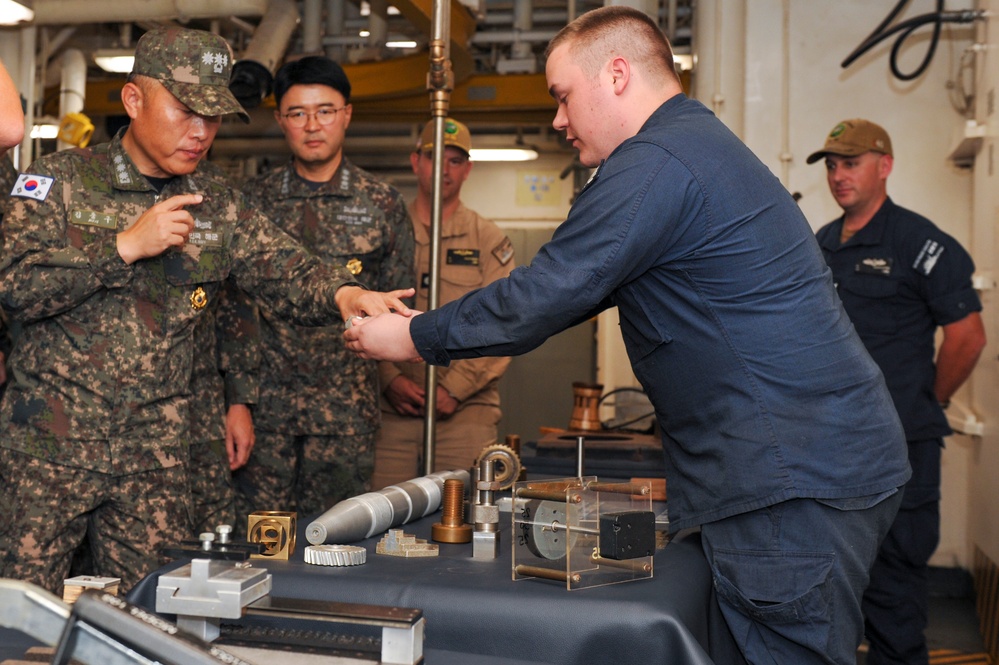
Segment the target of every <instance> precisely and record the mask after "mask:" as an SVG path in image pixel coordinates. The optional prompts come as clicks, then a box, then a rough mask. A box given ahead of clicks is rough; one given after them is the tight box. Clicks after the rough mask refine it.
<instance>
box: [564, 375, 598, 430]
mask: <svg viewBox="0 0 999 665" xmlns="http://www.w3.org/2000/svg"><path fill="white" fill-rule="evenodd" d="M603 391H604V387H603V385H601V384H599V383H580V382H578V381H577V382H574V383H573V384H572V416H571V417H570V418H569V429H571V430H580V431H583V432H599V431H600V430H601V428H602V426H601V425H600V408H599V407H600V395H601V394H603Z"/></svg>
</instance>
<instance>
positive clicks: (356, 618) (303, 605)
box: [246, 596, 426, 665]
mask: <svg viewBox="0 0 999 665" xmlns="http://www.w3.org/2000/svg"><path fill="white" fill-rule="evenodd" d="M246 614H247V615H248V616H264V617H282V618H289V619H299V620H305V621H320V622H325V623H334V624H356V625H365V626H380V627H381V629H382V638H381V662H382V663H384V664H386V665H388V664H392V665H416V664H417V663H421V662H423V632H424V626H425V623H426V622H425V619H424V618H423V612H422V611H421V610H418V609H413V608H406V607H383V606H379V605H359V604H353V603H333V602H325V601H315V600H301V599H297V598H296V599H292V598H275V597H273V596H268V597H266V598H262V599H261V600H258V601H257V602H255V603H253V604H251V605H250V606H248V607H247V608H246ZM278 662H280V661H278Z"/></svg>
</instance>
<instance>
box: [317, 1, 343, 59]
mask: <svg viewBox="0 0 999 665" xmlns="http://www.w3.org/2000/svg"><path fill="white" fill-rule="evenodd" d="M345 3H346V0H327V2H326V37H327V38H329V37H335V36H339V35H343V34H344V30H345V28H346V25H347V6H346V4H345ZM323 45H324V46H325V47H326V57H327V58H329V59H330V60H335V61H337V62H343V60H344V56H345V55H346V52H347V49H346V48H344V47H343V46H340V45H337V44H331V43H329V42H326V41H324V42H323Z"/></svg>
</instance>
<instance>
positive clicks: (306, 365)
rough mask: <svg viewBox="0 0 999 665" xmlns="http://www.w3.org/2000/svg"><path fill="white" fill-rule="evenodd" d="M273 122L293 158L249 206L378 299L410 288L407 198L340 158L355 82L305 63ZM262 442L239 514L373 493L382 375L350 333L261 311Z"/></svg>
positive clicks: (310, 60) (285, 69)
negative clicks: (350, 341)
mask: <svg viewBox="0 0 999 665" xmlns="http://www.w3.org/2000/svg"><path fill="white" fill-rule="evenodd" d="M274 99H275V101H276V103H277V110H276V111H275V113H274V116H275V118H276V119H277V123H278V125H279V126H280V127H281V131H282V132H283V133H284V136H285V140H286V141H287V143H288V147H289V148H290V149H291V152H292V159H291V161H289V162H288V163H286V164H284V165H282V166H280V167H278V168H277V169H275V170H273V171H270V172H268V173H265V174H264V175H262V176H260V177H258V178H256V179H253V180H252V181H250V182H249V183H248V184H247V186H246V188H245V193H246V195H247V197H248V198H249V200H250V202H251V203H252V204H253V205H254V207H256V208H257V209H258V210H260V211H261V212H262V213H263V214H265V215H267V217H268V218H269V219H271V220H273V221H274V222H275V223H276V224H277V225H278V226H280V227H281V228H283V229H284V230H285V231H287V232H288V233H289V234H291V235H292V236H293V237H294V238H295V239H297V240H298V241H299V242H301V243H302V244H303V245H305V247H306V248H308V249H309V250H310V251H312V252H313V253H314V254H315V255H317V256H318V257H320V258H321V259H323V260H324V261H326V262H328V263H332V264H336V265H343V266H346V267H347V269H348V270H349V271H350V272H351V273H353V274H354V275H355V276H356V277H357V279H358V281H360V282H362V283H363V284H365V285H366V286H367V287H369V288H371V289H373V290H377V291H392V290H394V289H396V288H402V287H410V286H412V281H413V230H412V226H411V224H410V221H409V215H408V214H407V212H406V205H405V202H404V200H403V198H402V195H401V194H400V193H399V192H398V191H396V190H395V189H394V188H392V187H390V186H389V185H388V184H386V183H384V182H381V181H379V180H378V179H376V178H375V177H374V176H372V175H371V174H369V173H367V172H365V171H363V170H361V169H359V168H357V167H356V166H355V165H353V164H351V163H350V161H349V160H347V159H346V158H345V157H344V155H343V143H344V136H345V134H346V132H347V127H348V125H350V117H351V105H350V81H349V80H348V79H347V75H346V74H345V73H344V71H343V69H342V68H341V67H340V66H339V65H338V64H337V63H335V62H333V61H332V60H330V59H329V58H326V57H322V56H309V57H305V58H301V59H299V60H295V61H293V62H289V63H287V64H285V65H284V66H282V67H281V68H280V69H279V70H278V72H277V75H276V76H275V81H274ZM259 313H260V328H261V338H262V340H261V341H262V344H261V350H262V358H261V363H260V397H259V402H258V403H257V406H256V410H255V411H254V414H253V415H254V421H255V427H256V445H255V447H254V450H253V454H252V455H251V456H250V461H249V462H248V464H247V465H246V466H245V467H243V468H242V469H239V470H238V471H237V472H236V473H235V474H234V479H235V482H236V487H237V510H238V512H239V514H240V516H243V515H245V514H246V513H248V512H251V511H253V510H295V511H297V512H298V514H299V516H300V517H304V516H306V515H311V514H314V513H318V512H321V511H324V510H326V509H328V508H329V507H330V506H332V505H333V504H334V503H336V502H337V501H339V500H341V499H344V498H347V497H350V496H354V495H357V494H361V493H363V492H365V491H367V489H368V488H367V483H368V482H369V480H370V478H371V472H372V468H373V465H374V439H375V433H376V431H377V430H378V426H379V423H380V417H379V407H378V376H377V367H376V365H375V363H373V362H371V361H365V360H361V359H359V358H357V357H356V356H355V355H354V354H352V353H350V352H349V351H347V350H346V348H345V347H344V344H343V340H342V337H341V335H342V332H343V328H342V326H330V327H328V328H309V329H306V328H302V327H299V326H295V325H291V324H289V323H287V322H285V321H284V320H282V319H279V318H278V317H276V316H275V315H274V314H273V313H271V312H269V311H267V310H266V309H263V308H261V309H260V310H259Z"/></svg>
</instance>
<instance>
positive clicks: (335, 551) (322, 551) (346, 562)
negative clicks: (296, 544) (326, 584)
mask: <svg viewBox="0 0 999 665" xmlns="http://www.w3.org/2000/svg"><path fill="white" fill-rule="evenodd" d="M367 559H368V550H366V549H364V548H363V547H359V546H357V545H309V546H307V547H306V548H305V563H311V564H312V565H315V566H359V565H361V564H362V563H364V562H365V561H367Z"/></svg>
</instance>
